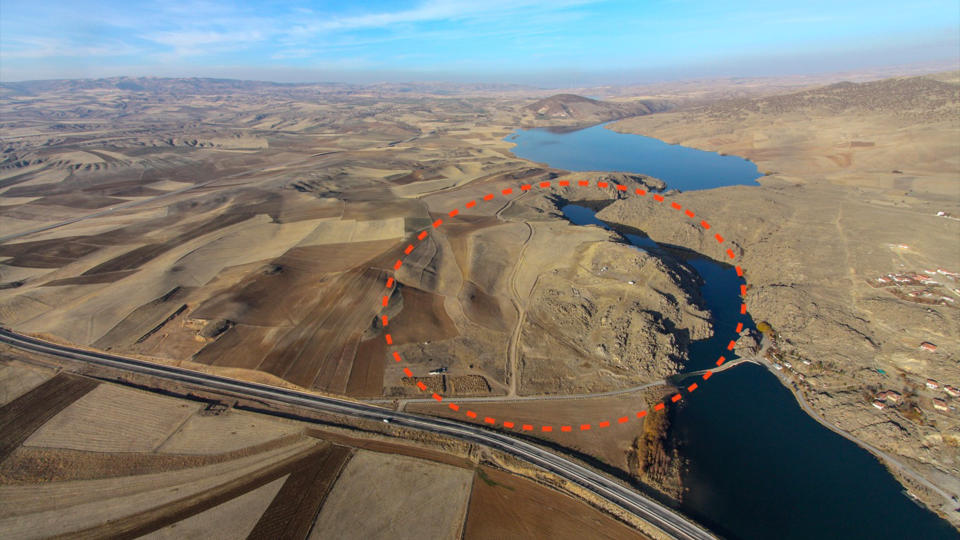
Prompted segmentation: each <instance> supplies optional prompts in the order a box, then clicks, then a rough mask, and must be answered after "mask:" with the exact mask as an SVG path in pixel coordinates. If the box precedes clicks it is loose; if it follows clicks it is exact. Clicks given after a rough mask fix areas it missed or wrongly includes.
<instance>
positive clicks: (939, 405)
mask: <svg viewBox="0 0 960 540" xmlns="http://www.w3.org/2000/svg"><path fill="white" fill-rule="evenodd" d="M933 408H934V409H936V410H938V411H949V410H950V407H948V406H947V402H946V401H944V400H942V399H940V398H933Z"/></svg>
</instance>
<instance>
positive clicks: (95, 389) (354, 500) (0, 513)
mask: <svg viewBox="0 0 960 540" xmlns="http://www.w3.org/2000/svg"><path fill="white" fill-rule="evenodd" d="M38 370H39V371H38ZM41 372H42V369H41V368H37V367H35V366H28V365H26V364H24V363H23V362H19V361H15V360H12V359H5V360H3V361H2V362H0V373H6V374H7V375H8V376H9V377H13V378H16V377H21V376H22V377H24V378H28V377H30V376H31V375H30V374H31V373H41ZM38 400H43V401H44V403H46V404H47V407H40V406H35V405H36V402H37V401H38ZM26 404H33V405H34V406H33V407H32V410H34V411H36V412H37V414H35V415H32V416H31V415H21V414H20V413H22V412H23V411H24V410H25V409H24V407H25V405H26ZM13 413H17V416H14V414H13ZM95 413H96V414H95ZM11 419H22V421H20V422H19V423H16V422H15V423H11V422H10V420H11ZM0 420H3V422H5V423H4V424H3V425H4V426H10V427H9V428H8V429H5V430H4V431H3V432H2V437H3V439H2V441H3V443H4V445H5V446H4V448H6V449H7V451H6V453H5V454H4V455H3V456H0V500H3V501H4V504H3V505H0V537H3V538H40V537H49V536H56V535H71V536H85V537H116V536H130V537H147V538H155V539H164V538H210V537H215V538H236V537H248V538H307V537H308V536H309V537H323V538H326V537H337V538H398V537H410V538H413V537H417V538H422V537H424V535H426V536H428V537H456V536H459V535H460V534H461V531H463V530H464V526H465V523H466V520H467V516H468V505H470V504H472V503H470V500H471V490H473V489H475V483H476V481H477V480H476V479H475V469H476V467H477V463H476V461H475V460H476V459H478V456H474V457H473V458H468V457H463V456H462V455H460V454H459V453H448V452H445V451H443V450H442V448H440V449H438V448H428V447H423V446H417V445H413V444H411V443H410V442H406V441H397V440H390V439H384V438H382V437H376V436H372V435H371V433H369V432H363V431H356V432H354V431H351V430H342V429H341V430H336V431H323V430H318V429H316V428H315V427H313V426H314V425H313V424H306V423H303V422H298V421H294V420H287V419H280V418H274V417H269V416H264V415H261V414H257V413H253V412H248V411H242V410H237V409H234V408H230V407H223V406H220V407H214V408H211V407H205V406H203V405H202V404H200V403H198V402H196V401H189V400H184V399H181V398H177V397H171V396H165V395H160V394H156V393H153V392H149V391H145V390H141V389H134V388H130V387H126V386H120V385H116V384H112V383H99V384H98V383H96V382H94V381H92V380H90V379H87V378H85V377H81V376H76V375H68V374H66V373H61V374H59V375H56V376H54V377H52V378H49V379H47V380H46V381H45V382H39V383H38V385H37V386H35V387H34V388H33V389H32V390H29V391H27V392H26V393H24V394H22V395H21V396H19V397H18V398H16V399H14V400H13V401H11V402H9V403H7V404H4V405H0ZM504 475H505V476H506V477H510V476H511V475H510V474H509V473H504ZM524 482H527V483H530V482H529V481H524ZM371 486H375V488H373V489H371ZM548 491H550V490H548ZM551 492H552V491H551ZM571 501H572V503H573V504H575V505H576V504H580V505H582V507H583V508H584V509H587V510H589V512H594V510H592V509H589V507H587V506H586V505H585V504H584V503H577V502H576V501H574V500H573V499H571ZM621 527H625V526H622V525H621ZM624 530H628V529H624ZM398 535H399V536H398ZM404 535H406V536H404Z"/></svg>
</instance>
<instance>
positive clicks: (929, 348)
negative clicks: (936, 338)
mask: <svg viewBox="0 0 960 540" xmlns="http://www.w3.org/2000/svg"><path fill="white" fill-rule="evenodd" d="M920 348H921V349H923V350H925V351H930V352H933V351H935V350H937V346H936V345H934V344H933V343H930V342H929V341H924V342H923V343H921V344H920Z"/></svg>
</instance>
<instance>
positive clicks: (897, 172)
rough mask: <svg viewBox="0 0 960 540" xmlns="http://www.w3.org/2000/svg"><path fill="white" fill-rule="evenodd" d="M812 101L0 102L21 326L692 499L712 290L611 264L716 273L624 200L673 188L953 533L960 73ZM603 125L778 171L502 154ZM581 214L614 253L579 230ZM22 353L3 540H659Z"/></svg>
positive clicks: (502, 475) (552, 503)
mask: <svg viewBox="0 0 960 540" xmlns="http://www.w3.org/2000/svg"><path fill="white" fill-rule="evenodd" d="M797 84H798V83H796V82H789V83H788V82H783V83H782V84H780V85H778V84H777V83H774V82H769V83H768V84H767V86H766V87H765V88H767V90H756V91H755V92H754V91H751V92H750V94H751V95H753V94H754V93H756V94H758V95H760V97H735V98H730V97H729V92H721V93H720V95H714V94H709V93H708V94H707V95H706V96H702V95H698V96H697V97H696V98H692V97H691V92H692V90H691V88H699V86H697V85H693V86H689V85H678V86H677V88H676V89H675V91H674V94H672V96H673V100H672V101H671V99H670V98H671V94H670V93H669V91H666V90H665V89H664V88H663V87H655V88H654V87H651V88H647V89H646V92H644V91H641V89H637V92H636V99H630V96H623V95H617V99H616V101H606V102H605V101H600V100H595V99H590V98H585V97H581V96H577V95H572V94H562V93H561V94H556V95H547V96H545V95H543V93H542V92H540V91H531V90H529V89H526V88H523V87H481V88H477V87H470V86H456V87H445V88H443V87H441V88H440V89H438V88H437V87H430V86H428V85H424V86H420V87H416V88H413V89H411V88H397V87H395V86H391V85H371V86H358V85H336V84H329V85H274V84H270V83H254V82H242V81H226V80H212V79H152V78H113V79H100V80H95V81H93V80H91V81H82V82H74V81H41V82H34V83H17V84H4V85H2V87H0V88H2V98H0V118H2V130H3V138H2V144H3V147H2V149H3V161H2V163H0V323H2V324H3V325H4V326H5V327H7V328H10V329H13V330H15V331H17V332H19V333H22V334H23V335H26V336H33V337H36V338H40V339H43V340H46V341H48V342H52V343H54V344H60V345H62V346H72V347H76V348H78V349H80V350H83V351H90V352H95V353H97V354H101V353H104V354H117V355H122V356H124V357H128V358H133V359H137V360H140V361H146V362H150V363H154V364H160V365H163V366H171V367H180V368H186V369H189V370H193V371H195V372H200V373H204V374H208V375H215V376H223V377H228V378H232V379H236V380H242V381H248V382H253V383H261V384H265V385H270V386H274V387H279V388H284V389H290V390H297V391H301V392H305V393H309V394H313V395H316V396H334V397H347V398H349V399H351V400H364V401H367V402H369V403H372V404H375V405H378V406H382V407H386V408H391V409H395V410H398V411H406V412H414V413H421V414H426V415H432V416H439V417H445V418H452V419H456V420H460V421H467V422H470V423H472V424H475V425H480V426H489V427H490V428H491V429H496V430H500V431H503V432H507V433H513V434H516V433H519V434H520V435H522V436H523V437H525V438H526V439H529V440H531V441H534V442H536V443H537V444H540V445H543V446H544V447H547V448H550V449H551V450H552V451H555V452H557V453H559V454H562V455H564V456H568V457H569V458H570V459H573V460H577V462H578V463H583V464H585V465H586V466H589V467H593V468H594V469H596V470H599V471H602V472H603V473H605V474H609V475H612V476H614V477H616V478H618V481H620V482H623V483H627V484H629V485H631V486H632V487H633V488H634V489H636V490H639V491H642V492H644V493H647V494H649V495H650V496H652V497H655V498H656V499H657V500H660V501H663V502H665V503H668V504H678V503H679V502H681V501H683V499H684V494H685V493H686V491H687V489H689V488H688V487H685V486H684V485H683V482H682V477H683V475H684V471H685V461H684V457H683V455H682V452H683V445H682V441H680V440H678V439H677V438H676V437H675V434H674V433H673V432H672V431H671V415H672V414H674V411H675V410H677V408H678V407H682V404H678V405H674V404H673V403H676V401H678V400H677V399H673V400H672V403H671V396H680V395H681V394H680V393H678V391H679V390H680V387H679V386H678V387H675V385H677V384H679V383H678V382H677V381H676V380H674V379H672V377H673V376H675V375H677V374H679V373H683V372H684V371H689V369H688V364H689V362H690V346H691V344H693V343H694V342H696V341H699V340H704V339H707V338H710V337H711V336H713V335H714V331H715V328H714V326H715V325H714V322H713V316H712V314H711V312H710V310H709V309H708V308H707V306H706V303H705V300H704V298H703V297H702V295H701V292H700V291H701V287H702V285H703V279H702V278H701V277H700V275H699V274H698V273H697V272H696V271H694V270H693V269H692V268H691V267H690V266H689V265H688V264H685V263H684V262H683V258H682V257H679V256H677V257H674V256H671V255H669V254H668V253H665V252H648V251H644V250H638V249H635V248H634V247H633V246H630V245H629V242H628V241H627V239H626V236H625V235H626V234H627V232H633V233H639V234H645V235H648V236H649V237H650V238H651V239H652V240H654V241H656V242H658V243H660V244H661V245H665V246H671V247H672V248H679V249H681V250H683V249H686V250H690V251H692V252H696V253H704V254H707V253H711V254H712V253H713V252H714V250H716V241H715V240H714V236H713V231H710V232H706V230H705V229H704V228H703V227H702V226H698V225H697V224H696V221H691V222H690V223H689V224H687V223H684V224H682V225H681V226H679V227H678V226H677V223H676V221H675V220H664V219H661V217H662V214H661V213H660V212H663V211H664V210H661V209H659V208H658V203H653V202H651V201H652V200H653V197H637V196H630V195H631V194H635V193H644V194H646V193H650V194H656V196H657V197H658V199H657V200H664V201H665V204H668V205H669V204H670V203H673V204H676V205H678V206H675V207H674V208H676V209H679V208H697V209H698V211H697V214H698V216H699V217H698V219H700V217H702V218H703V219H706V220H709V221H710V223H712V224H713V225H714V226H715V227H716V228H717V230H723V231H724V234H726V235H728V244H729V245H730V246H731V248H732V251H731V253H734V254H735V255H736V256H737V257H738V261H737V262H738V263H739V264H740V265H742V267H743V271H744V278H745V279H746V281H747V283H748V284H749V288H748V289H747V290H746V291H745V302H746V304H747V305H748V306H749V310H750V314H751V315H752V317H753V319H754V320H755V321H758V322H759V321H763V322H764V323H765V325H764V328H763V329H762V331H763V333H765V334H766V338H765V340H764V343H765V348H764V349H763V352H764V353H765V355H766V359H765V360H762V359H760V358H748V359H749V360H756V361H758V362H766V364H765V365H767V366H769V367H770V369H771V371H773V370H776V371H775V373H777V374H778V376H781V378H782V380H783V382H784V384H785V385H787V386H788V387H792V389H794V390H795V391H796V392H797V395H798V396H800V399H801V402H802V403H805V404H807V405H808V406H809V407H810V408H811V410H812V411H813V412H814V413H815V414H817V415H819V416H822V418H823V420H824V421H825V423H827V424H829V425H832V426H833V427H834V428H836V429H838V430H841V431H843V432H845V433H848V434H850V435H851V436H852V437H854V438H855V439H856V440H857V441H862V442H864V443H866V444H869V445H872V446H873V447H875V448H878V449H880V450H881V451H882V452H884V453H887V454H889V455H891V456H895V457H896V459H897V460H899V462H902V463H905V464H906V467H908V468H909V471H910V473H909V474H907V473H904V471H903V470H901V469H899V468H898V467H897V466H894V465H890V464H888V466H889V467H890V469H891V472H893V474H894V475H895V476H896V477H897V478H898V479H900V480H901V481H902V482H903V483H904V485H905V486H906V487H907V489H909V491H910V493H911V494H913V495H914V496H916V497H918V498H919V499H920V500H922V501H923V502H924V503H925V504H926V505H927V506H928V507H930V508H932V509H934V510H935V511H937V512H938V513H940V514H941V515H942V516H945V517H948V519H950V520H951V521H952V522H953V523H954V524H956V523H957V521H956V520H957V518H956V513H955V512H953V510H954V509H953V508H952V506H951V502H950V501H949V500H945V499H944V497H943V496H942V493H939V492H937V491H936V490H935V489H930V488H929V486H927V485H925V484H924V483H923V482H918V481H917V480H916V478H915V476H914V475H919V476H920V477H922V478H923V479H924V481H925V482H929V483H932V484H934V485H936V486H938V487H939V488H941V489H942V490H943V491H944V492H946V493H960V453H958V452H957V447H958V443H960V422H958V421H957V418H956V411H955V403H956V401H955V399H954V398H956V397H957V395H956V394H955V392H956V388H955V387H954V385H957V386H960V372H958V370H957V369H956V360H957V358H958V357H957V351H958V345H960V330H958V328H960V312H958V309H957V306H956V303H957V302H960V289H958V287H960V283H958V281H957V279H958V275H957V274H956V272H960V249H958V248H960V244H958V241H957V238H960V234H958V233H960V230H958V227H960V224H958V222H957V219H956V218H955V216H960V188H958V184H957V171H958V167H960V154H958V151H960V146H958V144H957V143H956V141H958V140H960V120H958V118H960V116H958V112H960V109H958V107H960V97H958V81H957V76H956V73H946V74H939V75H936V76H922V77H912V78H906V77H903V78H894V79H887V80H881V81H871V82H862V83H837V84H832V85H827V86H821V87H815V88H807V87H806V85H802V86H803V87H804V89H799V90H798V89H797V88H795V86H796V85H797ZM721 86H722V85H721ZM782 88H787V89H788V90H787V91H785V92H787V93H784V92H781V91H780V90H781V89H782ZM790 92H792V93H790ZM734 93H735V92H734ZM651 96H652V97H651ZM624 118H625V119H624ZM611 120H617V121H616V122H614V123H612V124H610V125H608V129H613V130H616V131H620V132H625V133H639V134H643V135H649V136H653V137H657V138H660V139H663V140H665V141H667V142H670V143H679V144H683V145H686V146H691V147H696V148H702V149H705V150H711V151H716V152H722V153H726V154H732V155H739V156H742V157H745V158H748V159H750V160H752V161H753V162H755V163H756V164H757V166H758V167H759V168H760V170H761V171H763V172H764V173H765V176H764V177H763V178H761V179H760V185H758V186H734V187H724V188H718V189H710V190H701V191H693V192H685V193H681V192H678V191H675V190H670V185H669V183H667V184H665V183H664V182H663V181H661V180H660V179H657V178H653V177H650V176H647V175H644V174H634V173H624V172H615V171H613V172H608V171H593V172H571V171H566V170H561V169H557V168H552V167H550V166H548V165H546V164H543V163H534V162H531V161H527V160H524V159H521V158H518V157H516V156H515V155H513V154H512V153H511V152H510V150H511V148H512V147H513V143H511V142H510V141H509V139H507V137H508V136H509V135H510V134H511V133H513V131H514V130H515V129H517V128H531V127H542V126H550V127H559V128H562V129H572V128H576V127H584V126H588V125H594V124H597V123H600V122H606V121H611ZM570 203H578V204H581V205H584V206H587V207H591V208H594V209H596V210H599V212H598V214H597V216H598V217H599V218H600V219H602V220H604V221H605V222H607V223H610V224H612V225H614V228H613V229H605V228H601V227H596V226H577V225H573V224H572V223H571V222H570V221H568V220H567V219H566V218H565V217H564V214H563V212H562V209H563V207H564V206H565V205H567V204H570ZM679 205H682V206H679ZM667 211H670V210H667ZM731 256H733V255H731ZM898 276H899V277H898ZM878 278H884V279H886V280H887V281H881V280H879V279H878ZM914 293H916V294H914ZM738 330H739V328H738ZM746 333H747V332H745V335H746ZM753 335H754V336H757V337H758V336H759V334H753ZM748 339H749V338H748ZM922 344H926V345H923V346H922ZM747 348H748V347H744V348H742V349H741V347H738V348H737V351H738V352H741V353H742V354H744V355H749V354H751V353H746V352H744V351H746V349H747ZM20 354H21V353H19V352H17V351H16V350H15V349H6V350H5V352H4V356H3V364H2V367H0V398H2V404H0V424H2V425H3V430H2V432H3V433H4V435H3V436H2V440H0V443H2V444H0V494H2V495H0V500H4V501H6V502H8V503H10V504H6V505H3V506H4V507H5V508H6V511H5V512H3V513H2V514H0V531H2V532H5V533H7V535H10V536H11V537H31V536H33V537H45V536H53V535H61V534H78V535H80V536H89V537H100V536H114V535H126V536H138V535H152V536H156V537H170V538H174V537H177V538H180V537H197V536H202V535H203V533H204V531H209V530H211V529H216V530H218V531H221V532H222V535H223V536H224V537H242V536H249V537H256V538H275V537H301V538H305V537H307V536H309V537H311V538H314V537H327V536H335V537H356V538H366V537H383V536H385V535H387V534H388V533H389V534H395V533H396V531H402V534H409V535H410V536H411V537H437V538H440V537H444V538H446V537H450V538H453V537H467V538H490V537H503V536H509V535H517V534H520V535H529V536H539V537H547V536H549V537H561V538H563V537H566V538H579V537H583V536H584V535H590V536H598V537H609V538H623V537H629V535H630V534H634V535H637V536H639V537H643V535H649V534H654V535H655V534H656V532H655V531H654V530H653V529H644V532H642V533H641V532H636V531H635V529H636V528H637V527H638V525H637V523H636V522H635V521H630V520H628V519H625V518H624V517H623V516H622V515H618V514H616V512H613V511H611V510H610V509H609V508H606V507H602V505H600V504H598V503H597V502H596V501H593V500H590V499H589V498H587V497H586V496H584V495H583V494H582V493H579V492H577V491H576V489H573V488H572V487H570V486H554V487H559V488H560V489H552V488H551V487H549V486H551V485H553V484H551V481H550V480H548V479H545V477H542V476H537V475H536V474H529V473H524V472H522V471H520V470H519V469H517V468H516V467H513V468H511V467H508V466H506V465H505V462H504V460H503V459H500V458H497V459H494V458H491V457H490V456H488V455H483V454H482V453H479V452H478V451H476V450H471V451H468V452H459V453H458V452H453V451H447V449H445V447H443V445H440V446H439V447H436V448H433V449H431V450H424V449H423V447H422V446H423V445H421V446H417V447H410V446H409V445H405V444H404V442H403V441H399V440H396V438H399V439H403V438H404V436H402V435H396V434H395V435H394V437H395V438H393V439H389V440H388V438H387V437H381V436H379V435H372V434H370V433H368V431H370V428H369V427H364V428H362V429H359V431H357V433H354V432H353V431H351V430H358V426H355V425H351V426H340V425H339V424H338V422H339V421H334V420H330V419H325V420H324V422H327V423H329V424H330V425H331V426H338V427H327V428H324V427H316V426H310V424H307V423H304V422H302V421H299V420H295V419H283V418H277V417H275V416H269V415H265V414H261V413H260V412H262V411H260V412H251V411H250V410H246V409H245V408H244V407H236V406H230V405H225V406H223V405H217V406H214V407H212V408H211V407H209V406H207V405H204V402H198V401H191V400H190V399H186V398H187V397H189V394H190V392H192V391H193V390H190V391H176V392H174V395H164V392H167V393H169V389H164V388H161V387H154V384H155V382H151V380H149V379H145V380H143V381H140V380H138V381H137V382H135V383H134V382H131V381H129V380H125V379H124V378H123V377H119V376H116V375H110V376H107V375H98V374H97V373H88V372H87V371H86V370H85V368H83V367H79V366H78V365H75V364H71V363H69V362H68V363H67V369H65V370H64V371H62V372H57V371H54V370H53V369H52V366H53V365H55V364H54V363H53V360H51V359H50V358H44V359H41V360H39V361H38V360H36V359H35V358H34V359H27V360H28V361H24V360H23V359H19V358H18V355H20ZM401 359H402V361H400V360H401ZM38 362H39V363H38ZM38 366H45V367H38ZM707 376H709V374H708V375H707ZM104 381H115V382H121V383H124V382H126V383H129V384H128V385H126V386H125V385H122V384H120V385H118V384H112V383H110V382H104ZM682 386H683V388H688V389H689V382H685V383H683V385H682ZM693 388H695V386H694V387H693ZM150 390H154V392H151V391H150ZM160 390H162V391H161V392H159V393H157V392H156V391H160ZM890 391H893V393H892V394H891V393H890ZM689 392H692V390H689V391H688V392H687V393H689ZM451 401H452V403H451ZM664 402H666V403H667V407H666V408H664V407H663V403H664ZM457 403H460V404H461V405H457ZM657 404H659V405H657ZM654 406H657V408H656V409H654ZM474 409H475V410H476V412H474ZM258 410H259V409H258ZM647 411H650V414H648V413H647ZM598 422H599V423H598ZM548 427H549V429H547V428H548ZM524 432H529V433H524ZM371 433H372V432H371ZM370 441H377V442H376V443H375V444H374V443H372V442H370ZM371 445H372V446H371ZM471 452H473V453H471ZM372 484H375V485H377V486H379V489H378V490H374V491H373V492H371V490H369V486H370V485H372ZM91 491H95V492H96V493H98V494H99V495H98V496H97V497H98V498H97V499H96V500H90V497H89V493H90V492H91ZM401 494H402V495H401ZM358 500H362V501H363V504H359V505H358V504H355V503H356V501H358ZM598 507H599V508H598ZM371 508H377V509H378V510H377V512H371ZM559 515H563V516H564V518H563V519H558V517H557V516H559ZM53 516H56V517H57V518H56V519H53ZM490 516H500V517H498V518H496V519H491V518H490ZM504 517H508V518H509V522H508V521H505V520H504V519H503V518H504ZM41 523H42V524H44V525H43V526H42V527H40V525H38V524H41ZM544 523H549V526H546V527H547V528H544V527H545V525H544ZM954 526H956V525H954ZM38 527H39V528H38ZM652 531H653V532H652ZM148 533H149V534H148ZM396 534H401V533H396Z"/></svg>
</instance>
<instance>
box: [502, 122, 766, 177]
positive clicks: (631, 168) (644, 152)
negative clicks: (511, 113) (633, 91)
mask: <svg viewBox="0 0 960 540" xmlns="http://www.w3.org/2000/svg"><path fill="white" fill-rule="evenodd" d="M605 125H606V124H600V125H597V126H593V127H589V128H586V129H580V130H576V131H561V130H555V129H553V130H552V129H549V128H538V129H527V130H518V131H516V132H514V133H513V134H511V135H510V136H508V137H507V138H506V139H505V140H507V141H510V142H512V143H515V144H516V145H517V146H516V147H514V148H513V149H512V150H511V152H513V153H514V155H516V156H518V157H522V158H524V159H529V160H531V161H536V162H538V163H546V164H548V165H550V166H551V167H556V168H558V169H566V170H568V171H617V172H632V173H640V174H646V175H648V176H653V177H655V178H659V179H661V180H663V181H664V182H666V183H667V188H668V189H679V190H680V191H689V190H694V189H709V188H715V187H721V186H733V185H754V186H755V185H757V182H756V179H757V178H759V177H760V176H762V175H761V174H760V172H759V171H758V170H757V166H756V165H754V164H753V163H752V162H750V161H747V160H745V159H743V158H741V157H737V156H721V155H719V154H716V153H713V152H704V151H702V150H696V149H693V148H687V147H685V146H679V145H675V144H667V143H665V142H663V141H661V140H659V139H654V138H651V137H644V136H642V135H630V134H624V133H617V132H615V131H612V130H609V129H606V128H605V127H604V126H605Z"/></svg>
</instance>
